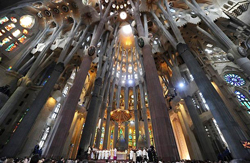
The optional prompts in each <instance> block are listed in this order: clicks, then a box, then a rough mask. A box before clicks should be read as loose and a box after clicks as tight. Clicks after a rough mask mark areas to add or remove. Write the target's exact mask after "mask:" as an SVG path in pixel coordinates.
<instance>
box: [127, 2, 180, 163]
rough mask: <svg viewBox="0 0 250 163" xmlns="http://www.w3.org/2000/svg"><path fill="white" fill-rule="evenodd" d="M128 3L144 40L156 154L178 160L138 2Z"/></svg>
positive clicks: (163, 157)
mask: <svg viewBox="0 0 250 163" xmlns="http://www.w3.org/2000/svg"><path fill="white" fill-rule="evenodd" d="M130 3H131V4H132V8H133V11H134V12H133V16H134V18H135V21H136V24H137V32H138V34H139V36H140V37H141V38H142V39H140V40H141V42H142V41H143V42H144V43H143V44H144V45H142V44H141V45H142V46H141V48H142V54H143V63H144V64H143V65H144V69H145V74H146V75H145V76H146V83H147V90H148V99H149V106H150V113H151V121H152V126H153V133H154V140H155V145H156V150H157V155H158V157H160V158H162V159H163V161H173V160H179V155H178V150H177V145H176V142H175V138H174V133H173V129H172V126H171V122H170V118H169V115H168V112H167V111H166V110H167V107H166V103H165V99H164V97H163V90H162V87H161V84H160V81H159V77H158V73H157V69H156V66H155V62H154V58H153V57H152V56H153V55H152V47H151V45H150V44H149V42H147V39H148V38H145V29H144V28H143V25H142V22H141V19H140V12H139V3H138V2H136V4H135V5H134V4H133V2H132V0H130Z"/></svg>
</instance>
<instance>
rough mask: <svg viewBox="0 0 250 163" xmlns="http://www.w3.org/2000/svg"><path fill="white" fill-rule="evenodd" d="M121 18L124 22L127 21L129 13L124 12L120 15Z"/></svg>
mask: <svg viewBox="0 0 250 163" xmlns="http://www.w3.org/2000/svg"><path fill="white" fill-rule="evenodd" d="M120 18H121V19H122V20H124V19H126V18H127V13H126V12H125V11H122V12H121V13H120Z"/></svg>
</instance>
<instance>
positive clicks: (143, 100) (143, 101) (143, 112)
mask: <svg viewBox="0 0 250 163" xmlns="http://www.w3.org/2000/svg"><path fill="white" fill-rule="evenodd" d="M139 89H140V97H141V106H142V117H143V123H144V130H145V136H146V142H147V147H148V148H149V147H150V137H149V130H148V116H147V108H146V105H145V93H144V89H143V86H142V83H139Z"/></svg>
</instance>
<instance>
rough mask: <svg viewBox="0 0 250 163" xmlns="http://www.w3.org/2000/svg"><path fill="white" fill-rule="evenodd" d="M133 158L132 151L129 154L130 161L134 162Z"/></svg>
mask: <svg viewBox="0 0 250 163" xmlns="http://www.w3.org/2000/svg"><path fill="white" fill-rule="evenodd" d="M133 157H134V151H133V150H132V149H131V150H130V152H129V159H130V160H133Z"/></svg>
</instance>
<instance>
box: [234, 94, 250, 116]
mask: <svg viewBox="0 0 250 163" xmlns="http://www.w3.org/2000/svg"><path fill="white" fill-rule="evenodd" d="M234 93H235V94H236V95H237V98H238V100H239V102H240V103H241V105H243V106H246V107H247V108H248V109H250V102H249V100H248V99H247V98H246V97H245V96H244V95H243V94H242V93H241V92H240V91H235V92H234ZM248 114H250V111H248Z"/></svg>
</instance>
